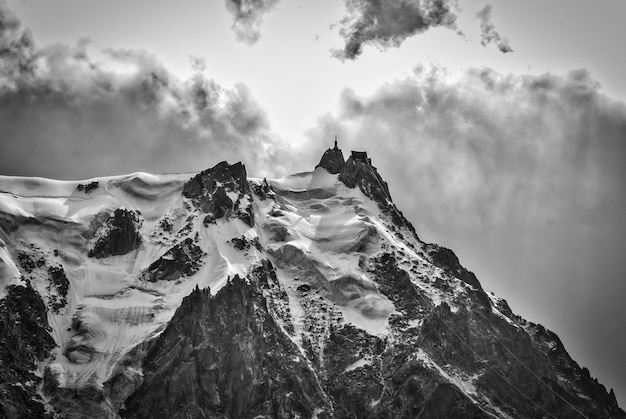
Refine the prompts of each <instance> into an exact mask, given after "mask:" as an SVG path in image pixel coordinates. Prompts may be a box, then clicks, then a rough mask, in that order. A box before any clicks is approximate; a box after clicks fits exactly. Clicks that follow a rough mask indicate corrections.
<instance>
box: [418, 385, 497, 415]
mask: <svg viewBox="0 0 626 419" xmlns="http://www.w3.org/2000/svg"><path fill="white" fill-rule="evenodd" d="M417 418H418V419H488V418H491V415H487V414H486V413H485V412H483V411H482V410H481V409H479V408H478V407H477V406H476V405H475V404H474V403H473V402H472V401H471V400H470V399H469V398H468V397H467V396H466V395H465V394H463V393H462V392H461V390H459V389H458V387H456V386H455V385H454V384H450V383H443V384H440V385H439V386H438V387H437V389H436V390H435V391H434V392H433V393H432V394H431V395H430V397H429V398H428V401H427V402H426V405H425V406H424V408H423V409H422V411H421V412H420V414H419V416H418V417H417Z"/></svg>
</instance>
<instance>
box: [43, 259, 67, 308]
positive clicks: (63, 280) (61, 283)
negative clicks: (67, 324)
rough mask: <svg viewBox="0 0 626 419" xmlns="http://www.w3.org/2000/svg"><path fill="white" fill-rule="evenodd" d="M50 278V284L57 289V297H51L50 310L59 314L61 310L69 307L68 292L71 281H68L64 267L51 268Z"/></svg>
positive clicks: (49, 270)
mask: <svg viewBox="0 0 626 419" xmlns="http://www.w3.org/2000/svg"><path fill="white" fill-rule="evenodd" d="M48 278H49V281H50V284H51V285H52V286H54V288H55V289H56V295H54V294H53V295H51V296H50V299H51V301H50V308H51V309H52V310H53V311H54V312H55V313H58V312H59V310H60V309H61V308H63V307H65V306H66V305H67V290H68V288H69V286H70V281H69V279H67V276H66V275H65V270H64V269H63V267H62V266H50V267H49V268H48ZM49 288H50V287H49Z"/></svg>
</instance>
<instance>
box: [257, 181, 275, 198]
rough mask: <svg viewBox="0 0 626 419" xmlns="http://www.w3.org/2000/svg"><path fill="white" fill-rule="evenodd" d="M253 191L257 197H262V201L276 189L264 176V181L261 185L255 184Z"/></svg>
mask: <svg viewBox="0 0 626 419" xmlns="http://www.w3.org/2000/svg"><path fill="white" fill-rule="evenodd" d="M252 191H253V192H254V194H255V195H256V196H257V197H259V199H261V201H264V200H266V199H267V198H268V197H270V196H271V195H272V194H273V193H274V190H273V189H272V187H271V186H270V184H269V183H267V179H266V178H263V182H261V184H260V185H256V184H253V185H252Z"/></svg>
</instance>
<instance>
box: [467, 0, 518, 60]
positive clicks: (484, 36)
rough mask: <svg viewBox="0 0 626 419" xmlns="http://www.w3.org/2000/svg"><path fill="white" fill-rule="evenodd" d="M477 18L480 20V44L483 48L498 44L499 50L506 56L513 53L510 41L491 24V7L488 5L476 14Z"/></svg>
mask: <svg viewBox="0 0 626 419" xmlns="http://www.w3.org/2000/svg"><path fill="white" fill-rule="evenodd" d="M476 17H477V18H478V19H479V20H480V31H481V34H480V43H481V44H482V45H483V46H487V45H488V44H490V43H492V42H493V43H494V44H496V46H497V47H498V49H499V50H500V51H501V52H502V53H504V54H506V53H509V52H513V49H512V48H511V46H510V45H509V41H508V40H507V39H506V38H504V37H502V36H500V34H499V33H498V32H497V31H496V27H495V26H494V24H493V23H491V5H490V4H488V5H486V6H485V7H483V8H482V9H480V10H479V11H478V13H476Z"/></svg>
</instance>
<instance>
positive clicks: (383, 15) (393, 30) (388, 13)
mask: <svg viewBox="0 0 626 419" xmlns="http://www.w3.org/2000/svg"><path fill="white" fill-rule="evenodd" d="M344 2H345V6H346V12H347V15H346V16H345V17H344V18H343V19H342V20H341V21H340V22H339V27H340V29H339V33H340V34H341V36H342V37H343V38H344V39H345V46H344V48H343V49H342V50H334V51H333V55H334V56H335V57H337V58H339V59H341V60H344V59H349V60H353V59H355V58H356V57H358V56H359V55H360V54H361V52H362V51H363V46H364V45H374V46H377V47H378V48H381V49H385V48H388V47H398V46H400V44H402V42H404V40H405V39H407V38H408V37H410V36H413V35H416V34H418V33H422V32H425V31H426V30H428V29H429V28H433V27H436V26H444V27H447V28H451V29H454V28H456V14H455V13H454V12H453V9H454V8H455V7H456V0H392V1H389V0H344Z"/></svg>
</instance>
